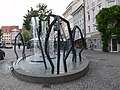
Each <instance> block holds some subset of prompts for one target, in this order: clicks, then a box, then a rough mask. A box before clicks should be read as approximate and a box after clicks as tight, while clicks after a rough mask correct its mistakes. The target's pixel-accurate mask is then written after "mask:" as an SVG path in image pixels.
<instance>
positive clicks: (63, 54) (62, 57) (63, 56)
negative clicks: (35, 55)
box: [14, 15, 85, 74]
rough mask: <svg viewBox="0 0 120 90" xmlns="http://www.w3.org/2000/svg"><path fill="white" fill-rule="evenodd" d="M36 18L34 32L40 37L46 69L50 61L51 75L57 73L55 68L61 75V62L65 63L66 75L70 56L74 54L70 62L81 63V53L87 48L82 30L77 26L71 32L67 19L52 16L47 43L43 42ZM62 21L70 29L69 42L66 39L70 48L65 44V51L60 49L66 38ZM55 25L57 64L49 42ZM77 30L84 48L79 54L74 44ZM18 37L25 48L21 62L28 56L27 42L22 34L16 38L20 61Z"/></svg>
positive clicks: (33, 16) (40, 47) (40, 46)
mask: <svg viewBox="0 0 120 90" xmlns="http://www.w3.org/2000/svg"><path fill="white" fill-rule="evenodd" d="M36 17H38V15H32V18H34V22H35V27H36V28H35V29H34V30H35V32H36V33H37V36H38V42H39V50H40V51H41V54H42V59H43V63H44V66H45V69H47V63H46V61H47V60H48V62H49V64H50V66H51V73H52V74H54V73H55V67H56V69H57V70H56V73H57V74H60V67H61V63H60V62H61V61H63V67H64V72H65V73H66V72H67V59H68V56H69V55H70V54H71V53H72V58H69V59H71V61H70V62H72V63H76V60H80V61H81V53H82V51H83V49H84V48H85V40H84V37H83V34H82V31H81V29H80V28H79V27H78V26H77V25H76V26H74V28H73V30H71V28H70V24H69V22H68V21H67V20H66V19H64V18H62V17H61V16H58V15H51V17H53V18H54V20H53V21H51V23H50V24H49V25H48V30H47V33H46V35H45V36H46V37H45V42H42V40H41V34H40V32H39V28H38V26H37V25H38V23H37V19H36ZM61 21H63V22H64V23H66V25H67V29H68V35H69V40H68V39H66V38H65V37H64V38H65V40H66V41H69V46H68V45H67V44H68V43H67V42H65V43H64V44H63V50H61V49H60V48H61V41H64V38H63V36H62V34H61ZM55 24H56V29H57V31H56V32H57V35H56V36H57V37H56V42H57V44H56V45H57V52H56V58H55V59H54V60H57V63H54V62H53V58H52V57H51V55H50V53H49V42H50V41H49V40H51V39H50V34H51V31H52V28H53V27H54V25H55ZM76 30H79V33H80V36H81V40H82V47H81V49H80V51H79V52H77V51H76V48H75V44H74V38H75V33H76ZM18 36H20V37H21V42H22V44H23V47H24V48H23V53H22V57H23V59H21V60H25V58H27V56H25V40H24V37H23V35H22V34H21V33H19V34H18V35H17V36H16V37H15V46H14V51H15V54H16V57H17V59H18V54H17V51H16V40H17V38H18ZM42 43H44V46H43V45H42ZM66 46H67V47H68V49H67V50H66ZM77 53H78V54H79V59H77ZM40 59H41V58H40ZM18 63H19V62H18Z"/></svg>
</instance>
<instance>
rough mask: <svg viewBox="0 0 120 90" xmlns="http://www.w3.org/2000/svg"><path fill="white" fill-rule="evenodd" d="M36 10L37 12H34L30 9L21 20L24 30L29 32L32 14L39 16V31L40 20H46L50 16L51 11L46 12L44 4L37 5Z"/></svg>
mask: <svg viewBox="0 0 120 90" xmlns="http://www.w3.org/2000/svg"><path fill="white" fill-rule="evenodd" d="M37 8H38V10H34V9H33V8H32V7H31V10H28V11H27V12H28V13H27V14H26V15H25V16H23V17H24V19H23V25H24V26H25V28H26V29H27V30H30V28H31V26H30V22H31V16H32V14H38V15H39V16H38V17H39V30H40V29H41V20H48V21H49V19H50V14H52V10H51V9H50V10H48V9H47V5H46V4H41V3H40V4H38V5H37Z"/></svg>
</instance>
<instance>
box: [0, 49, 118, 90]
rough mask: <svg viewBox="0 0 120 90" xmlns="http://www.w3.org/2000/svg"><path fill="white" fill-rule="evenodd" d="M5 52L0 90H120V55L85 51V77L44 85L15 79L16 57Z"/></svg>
mask: <svg viewBox="0 0 120 90" xmlns="http://www.w3.org/2000/svg"><path fill="white" fill-rule="evenodd" d="M5 52H6V58H5V60H1V61H0V90H120V53H105V52H101V51H90V50H84V51H83V53H82V56H83V58H84V59H88V60H89V61H90V66H89V67H90V68H89V72H88V73H87V74H86V75H85V76H84V77H82V78H81V79H78V80H75V81H72V82H68V83H62V84H56V85H43V84H33V83H27V82H24V81H21V80H19V79H17V78H15V77H14V76H13V75H12V74H11V72H10V68H9V67H10V64H11V61H13V60H15V56H14V54H13V52H12V51H10V50H5ZM9 52H10V53H9ZM9 56H11V58H10V57H9Z"/></svg>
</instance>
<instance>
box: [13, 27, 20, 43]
mask: <svg viewBox="0 0 120 90" xmlns="http://www.w3.org/2000/svg"><path fill="white" fill-rule="evenodd" d="M19 32H20V30H18V29H12V30H11V42H12V44H14V42H15V37H16V36H17V35H18V33H19ZM17 40H18V38H17ZM17 42H18V41H17Z"/></svg>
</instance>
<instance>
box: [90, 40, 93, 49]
mask: <svg viewBox="0 0 120 90" xmlns="http://www.w3.org/2000/svg"><path fill="white" fill-rule="evenodd" d="M93 47H94V44H93V42H92V41H91V42H90V49H91V50H93Z"/></svg>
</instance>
